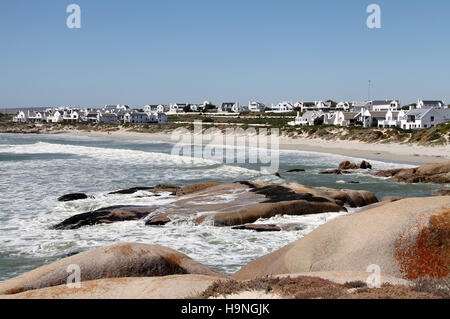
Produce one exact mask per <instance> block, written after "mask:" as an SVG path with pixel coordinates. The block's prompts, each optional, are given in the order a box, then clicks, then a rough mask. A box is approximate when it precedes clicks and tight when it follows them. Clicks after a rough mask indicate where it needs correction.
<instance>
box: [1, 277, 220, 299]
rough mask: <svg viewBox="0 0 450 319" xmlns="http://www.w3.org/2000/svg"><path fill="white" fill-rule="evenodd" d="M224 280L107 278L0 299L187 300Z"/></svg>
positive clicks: (214, 278)
mask: <svg viewBox="0 0 450 319" xmlns="http://www.w3.org/2000/svg"><path fill="white" fill-rule="evenodd" d="M221 280H225V279H223V278H219V277H212V276H203V275H172V276H164V277H144V278H107V279H99V280H92V281H86V282H82V283H81V287H80V288H79V289H74V288H69V287H68V286H67V285H60V286H56V287H48V288H42V289H37V290H29V291H26V292H23V293H18V294H14V295H6V296H5V295H3V296H1V295H0V299H2V298H8V299H186V298H197V297H198V296H199V295H200V294H201V293H202V292H203V291H205V290H206V289H207V288H208V287H209V286H210V285H211V284H213V283H214V282H218V281H221Z"/></svg>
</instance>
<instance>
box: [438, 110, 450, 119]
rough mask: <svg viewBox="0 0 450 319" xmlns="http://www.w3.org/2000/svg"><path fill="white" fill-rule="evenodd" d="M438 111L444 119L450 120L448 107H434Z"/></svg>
mask: <svg viewBox="0 0 450 319" xmlns="http://www.w3.org/2000/svg"><path fill="white" fill-rule="evenodd" d="M435 110H436V111H437V112H438V113H440V114H441V115H442V116H443V117H444V119H445V120H446V121H450V109H449V108H446V109H435Z"/></svg>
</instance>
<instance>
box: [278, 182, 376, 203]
mask: <svg viewBox="0 0 450 319" xmlns="http://www.w3.org/2000/svg"><path fill="white" fill-rule="evenodd" d="M282 186H285V187H287V188H290V189H292V190H293V191H295V192H297V193H303V192H305V193H310V194H313V195H315V196H320V197H325V198H329V199H330V200H332V201H334V202H335V203H336V204H338V205H341V206H343V205H345V204H347V205H349V206H351V207H364V206H367V205H370V204H374V203H377V202H378V199H377V197H376V196H375V195H374V194H373V193H372V192H369V191H365V190H352V189H341V190H339V189H334V188H327V187H306V186H304V185H300V184H297V183H287V184H282Z"/></svg>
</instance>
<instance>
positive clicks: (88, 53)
mask: <svg viewBox="0 0 450 319" xmlns="http://www.w3.org/2000/svg"><path fill="white" fill-rule="evenodd" d="M72 3H75V4H78V5H79V6H80V8H81V28H80V29H69V28H68V27H67V25H66V20H67V18H68V16H69V15H70V14H69V13H67V12H66V8H67V6H68V5H69V4H72ZM372 3H375V4H378V5H379V6H380V8H381V28H380V29H369V28H368V27H367V24H366V20H367V18H368V16H369V15H370V13H367V12H366V9H367V6H368V5H369V4H372ZM449 15H450V1H448V0H431V1H424V0H423V1H417V0H395V1H394V0H371V1H364V0H342V1H336V0H315V1H302V0H273V1H266V0H227V1H223V0H221V1H219V0H184V1H181V0H180V1H175V0H161V1H160V0H133V1H106V0H105V1H104V0H70V1H65V0H45V1H32V0H28V1H24V0H2V1H1V2H0V108H6V107H11V108H16V107H47V106H62V105H67V106H75V105H77V106H83V107H99V106H103V105H105V104H127V105H129V106H132V107H140V106H143V105H145V104H159V103H164V104H169V103H202V102H203V101H205V100H208V101H211V102H213V103H214V104H216V105H218V104H221V103H222V102H232V101H233V102H234V101H239V102H241V103H248V101H250V100H252V101H253V100H256V101H260V102H264V103H266V104H267V105H270V104H272V103H274V104H276V103H278V102H280V101H284V100H288V101H292V102H297V101H316V100H328V99H333V100H335V101H359V100H366V99H367V98H368V81H369V80H371V83H372V84H371V95H370V97H371V99H400V101H401V104H402V105H406V104H409V103H414V102H416V101H417V99H418V98H424V99H439V100H440V99H442V100H444V101H445V102H446V103H447V104H448V103H450V79H449V77H450V23H449Z"/></svg>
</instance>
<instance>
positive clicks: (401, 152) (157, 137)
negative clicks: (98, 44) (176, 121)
mask: <svg viewBox="0 0 450 319" xmlns="http://www.w3.org/2000/svg"><path fill="white" fill-rule="evenodd" d="M64 134H70V135H75V136H91V137H108V138H120V139H128V140H151V141H163V142H170V143H177V142H179V139H177V138H176V137H172V136H171V134H169V133H139V132H130V131H126V130H123V129H121V130H118V131H113V132H95V131H91V132H86V131H77V130H67V131H66V132H64ZM204 143H205V142H204ZM279 148H280V149H281V150H296V151H307V152H318V153H328V154H338V155H344V156H351V157H359V158H365V159H372V160H380V161H389V162H397V163H408V164H428V163H437V162H443V161H446V160H450V146H448V145H444V146H418V145H411V144H398V143H386V144H381V143H373V144H369V143H364V142H358V141H329V140H322V139H306V138H295V139H294V138H289V137H285V136H281V137H280V139H279Z"/></svg>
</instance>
